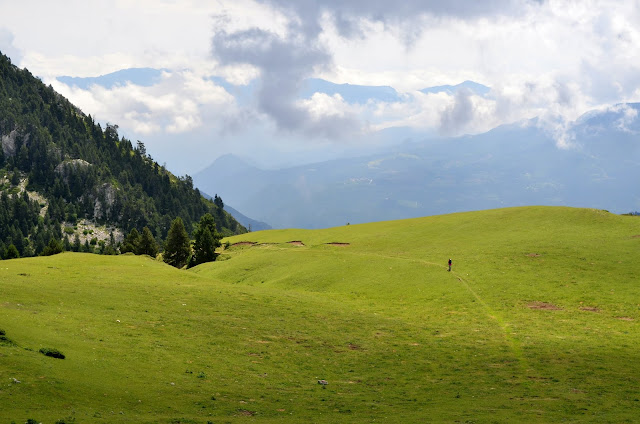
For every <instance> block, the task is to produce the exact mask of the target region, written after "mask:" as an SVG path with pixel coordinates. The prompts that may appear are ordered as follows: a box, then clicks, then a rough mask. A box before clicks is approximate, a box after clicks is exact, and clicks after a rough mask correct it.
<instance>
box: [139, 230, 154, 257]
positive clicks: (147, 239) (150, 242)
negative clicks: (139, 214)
mask: <svg viewBox="0 0 640 424" xmlns="http://www.w3.org/2000/svg"><path fill="white" fill-rule="evenodd" d="M136 255H149V256H151V257H152V258H155V257H156V256H157V255H158V244H157V243H156V239H155V238H154V237H153V234H151V230H150V229H149V227H144V228H143V229H142V235H141V236H140V242H139V243H138V250H137V251H136Z"/></svg>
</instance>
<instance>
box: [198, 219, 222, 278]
mask: <svg viewBox="0 0 640 424" xmlns="http://www.w3.org/2000/svg"><path fill="white" fill-rule="evenodd" d="M194 238H195V241H194V243H193V256H194V257H193V259H192V261H191V265H192V266H195V265H199V264H202V263H205V262H212V261H215V260H216V248H217V247H220V239H221V238H222V237H221V235H220V234H219V233H218V232H217V231H216V223H215V221H214V219H213V216H211V214H208V213H206V214H204V215H203V216H202V218H200V223H199V224H198V229H197V230H196V232H195V234H194Z"/></svg>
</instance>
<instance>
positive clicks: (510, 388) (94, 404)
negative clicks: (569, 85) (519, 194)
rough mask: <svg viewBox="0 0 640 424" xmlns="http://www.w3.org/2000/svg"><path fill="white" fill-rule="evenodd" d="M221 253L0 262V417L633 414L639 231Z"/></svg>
mask: <svg viewBox="0 0 640 424" xmlns="http://www.w3.org/2000/svg"><path fill="white" fill-rule="evenodd" d="M224 241H225V242H228V243H227V247H226V248H225V249H224V251H222V252H221V255H220V257H219V258H218V261H216V262H212V263H206V264H202V265H199V266H197V267H195V268H192V269H190V270H177V269H175V268H172V267H170V266H168V265H165V264H164V263H162V262H160V261H157V260H153V259H151V258H149V257H136V256H132V255H123V256H112V257H110V256H98V255H91V254H81V253H64V254H59V255H55V256H51V257H38V258H28V259H15V260H7V261H2V262H0V330H2V332H3V333H4V334H3V335H2V339H1V340H0V405H2V407H1V408H0V421H2V422H11V421H15V422H16V423H23V422H25V421H26V420H28V419H33V420H36V421H37V422H43V423H54V422H76V423H89V422H105V423H107V422H109V423H111V422H132V423H133V422H135V423H145V422H146V423H156V422H160V423H207V422H214V423H226V422H231V423H235V422H251V421H259V422H317V423H336V422H374V421H375V422H405V423H406V422H433V423H438V422H476V423H491V422H497V423H502V422H528V423H531V422H539V423H549V422H581V423H582V422H593V423H603V422H612V423H613V422H615V423H624V422H629V423H631V422H636V421H637V420H638V419H639V418H640V389H639V387H640V353H639V352H640V332H639V331H638V322H639V320H640V287H639V286H638V282H639V280H638V277H637V276H638V275H640V261H639V259H640V218H638V217H632V216H618V215H614V214H610V213H608V212H605V211H600V210H592V209H574V208H562V207H526V208H509V209H499V210H489V211H481V212H469V213H459V214H452V215H443V216H434V217H426V218H419V219H411V220H402V221H389V222H378V223H371V224H362V225H347V226H343V227H337V228H331V229H325V230H296V229H291V230H269V231H261V232H255V233H249V234H243V235H239V236H234V237H230V238H228V239H225V240H224ZM449 258H451V259H452V261H453V268H452V271H451V272H448V271H447V261H448V259H449ZM41 349H45V351H47V352H49V351H57V352H59V353H62V354H64V359H60V358H55V357H51V356H45V354H43V353H42V352H41V351H40V350H41ZM47 349H48V350H47Z"/></svg>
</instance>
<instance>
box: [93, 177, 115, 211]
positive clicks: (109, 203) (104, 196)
mask: <svg viewBox="0 0 640 424" xmlns="http://www.w3.org/2000/svg"><path fill="white" fill-rule="evenodd" d="M116 191H117V189H116V188H115V187H114V186H113V185H111V184H109V183H105V184H102V186H100V187H99V188H98V193H97V197H96V200H95V203H94V207H93V217H94V218H95V219H102V218H106V217H109V216H111V208H112V207H113V204H114V203H115V201H116Z"/></svg>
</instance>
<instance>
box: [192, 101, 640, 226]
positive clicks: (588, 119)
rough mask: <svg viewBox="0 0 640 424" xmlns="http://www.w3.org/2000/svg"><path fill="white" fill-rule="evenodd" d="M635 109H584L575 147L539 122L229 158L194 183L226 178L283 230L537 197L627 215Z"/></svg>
mask: <svg viewBox="0 0 640 424" xmlns="http://www.w3.org/2000/svg"><path fill="white" fill-rule="evenodd" d="M637 109H638V105H637V104H629V105H620V106H617V107H616V108H612V109H608V110H606V111H596V112H592V113H589V114H586V115H585V116H584V117H582V118H581V119H578V120H577V121H576V122H575V123H574V124H573V126H572V127H571V128H570V131H569V138H570V139H571V140H572V141H571V142H572V143H573V147H572V148H568V149H561V148H558V147H557V145H556V140H555V139H554V138H553V137H552V136H551V135H550V134H549V133H548V132H547V131H546V130H544V128H542V127H541V126H537V125H534V123H535V122H531V123H524V124H511V125H504V126H501V127H498V128H495V129H493V130H491V131H489V132H487V133H484V134H479V135H475V136H464V137H458V138H451V139H446V138H430V139H425V140H423V141H420V142H407V143H404V144H403V145H401V146H400V147H396V148H394V149H390V150H389V152H388V153H386V154H377V155H369V156H363V157H356V158H349V159H343V160H336V161H328V162H322V163H317V164H312V165H305V166H299V167H292V168H287V169H282V170H275V171H265V170H261V169H258V168H256V167H252V166H250V165H247V164H246V163H242V161H241V160H240V159H239V158H235V157H232V156H225V157H221V158H219V159H218V160H217V161H216V162H214V163H213V164H212V165H211V166H210V167H209V168H207V169H205V170H203V171H201V172H200V173H198V174H196V175H195V176H194V181H195V184H196V185H198V186H199V187H201V188H202V189H204V190H206V189H207V186H206V184H207V183H206V181H207V180H209V181H219V182H221V183H220V184H219V186H218V188H217V189H218V193H220V194H221V195H222V196H224V197H225V198H226V199H227V200H228V201H229V202H231V203H232V204H234V205H235V206H236V207H238V208H239V209H241V210H243V211H244V212H245V213H247V214H249V215H251V216H254V217H255V218H256V219H260V220H263V221H266V222H269V223H271V225H273V226H274V227H276V228H286V227H302V228H323V227H330V226H337V225H344V224H346V223H360V222H370V221H381V220H389V219H401V218H410V217H418V216H425V215H434V214H444V213H450V212H458V211H465V210H479V209H489V208H498V207H505V206H523V205H536V204H544V205H569V206H579V207H594V208H600V209H608V210H611V211H614V212H618V213H625V212H629V211H631V210H636V209H638V207H639V205H640V192H639V189H638V186H637V181H638V180H640V167H639V166H638V160H639V158H640V150H639V149H640V143H638V136H637V135H636V133H635V128H637V126H638V119H636V118H635V112H634V111H636V110H637ZM621 119H624V120H625V121H624V122H625V123H626V126H625V127H624V128H622V127H621V126H620V125H619V124H620V120H621ZM596 124H597V126H598V131H594V130H593V129H592V127H593V126H595V125H596ZM224 175H227V176H228V177H229V178H223V176H224Z"/></svg>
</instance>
